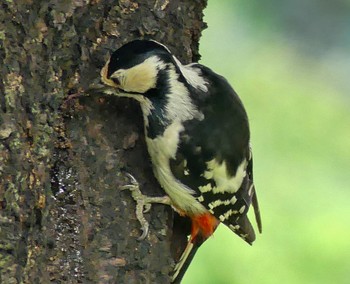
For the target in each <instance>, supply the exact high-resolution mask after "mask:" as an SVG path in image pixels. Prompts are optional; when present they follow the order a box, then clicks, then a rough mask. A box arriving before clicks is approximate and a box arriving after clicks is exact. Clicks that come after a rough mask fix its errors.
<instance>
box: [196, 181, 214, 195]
mask: <svg viewBox="0 0 350 284" xmlns="http://www.w3.org/2000/svg"><path fill="white" fill-rule="evenodd" d="M198 189H199V190H200V191H201V192H202V193H205V192H209V191H211V190H212V189H213V188H212V187H211V184H210V183H208V184H207V185H203V186H199V187H198Z"/></svg>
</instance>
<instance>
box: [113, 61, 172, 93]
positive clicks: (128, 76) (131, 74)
mask: <svg viewBox="0 0 350 284" xmlns="http://www.w3.org/2000/svg"><path fill="white" fill-rule="evenodd" d="M165 67H166V65H165V64H164V63H163V62H162V61H161V60H160V59H159V57H158V56H152V57H150V58H147V59H146V60H145V61H143V62H142V63H140V64H138V65H136V66H134V67H132V68H130V69H119V70H118V71H116V74H115V75H112V76H115V78H118V79H119V80H120V88H121V89H123V90H125V91H127V92H135V93H141V94H143V93H145V92H147V91H148V90H150V89H152V88H155V87H156V84H157V75H158V71H159V70H162V69H164V68H165Z"/></svg>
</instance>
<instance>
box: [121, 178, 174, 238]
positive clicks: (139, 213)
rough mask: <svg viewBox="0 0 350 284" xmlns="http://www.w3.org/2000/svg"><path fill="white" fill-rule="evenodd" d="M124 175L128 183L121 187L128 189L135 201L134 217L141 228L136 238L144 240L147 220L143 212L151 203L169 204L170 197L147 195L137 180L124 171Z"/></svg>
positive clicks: (147, 227)
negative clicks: (140, 232)
mask: <svg viewBox="0 0 350 284" xmlns="http://www.w3.org/2000/svg"><path fill="white" fill-rule="evenodd" d="M126 176H127V177H128V178H129V179H130V184H127V185H124V186H122V187H121V189H122V190H125V189H128V190H130V191H131V196H132V198H133V199H134V200H135V202H136V218H137V220H138V221H139V222H140V224H141V230H142V234H141V236H140V237H139V238H138V240H144V239H145V238H146V237H147V235H148V231H149V222H148V221H147V220H146V219H145V217H144V216H143V213H147V212H149V211H150V210H151V207H152V203H161V204H167V205H171V202H170V198H169V197H168V196H163V197H150V196H147V195H143V194H142V192H141V190H140V185H139V183H138V182H137V180H136V179H135V178H134V177H133V176H132V175H131V174H129V173H126Z"/></svg>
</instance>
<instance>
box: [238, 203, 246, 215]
mask: <svg viewBox="0 0 350 284" xmlns="http://www.w3.org/2000/svg"><path fill="white" fill-rule="evenodd" d="M245 207H246V206H245V205H243V206H242V207H241V208H240V209H239V211H238V212H239V213H241V214H243V212H244V210H245Z"/></svg>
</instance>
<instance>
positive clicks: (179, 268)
mask: <svg viewBox="0 0 350 284" xmlns="http://www.w3.org/2000/svg"><path fill="white" fill-rule="evenodd" d="M201 244H202V242H197V241H195V242H193V241H192V240H191V238H189V240H188V243H187V246H186V248H185V250H184V251H183V253H182V255H181V257H180V259H179V261H178V262H177V263H176V265H175V268H174V273H173V275H172V278H171V283H174V284H179V283H180V282H181V280H182V278H183V276H184V274H185V272H186V270H187V268H188V266H189V265H190V263H191V261H192V259H193V257H194V256H195V254H196V252H197V250H198V248H199V247H200V245H201Z"/></svg>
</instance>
